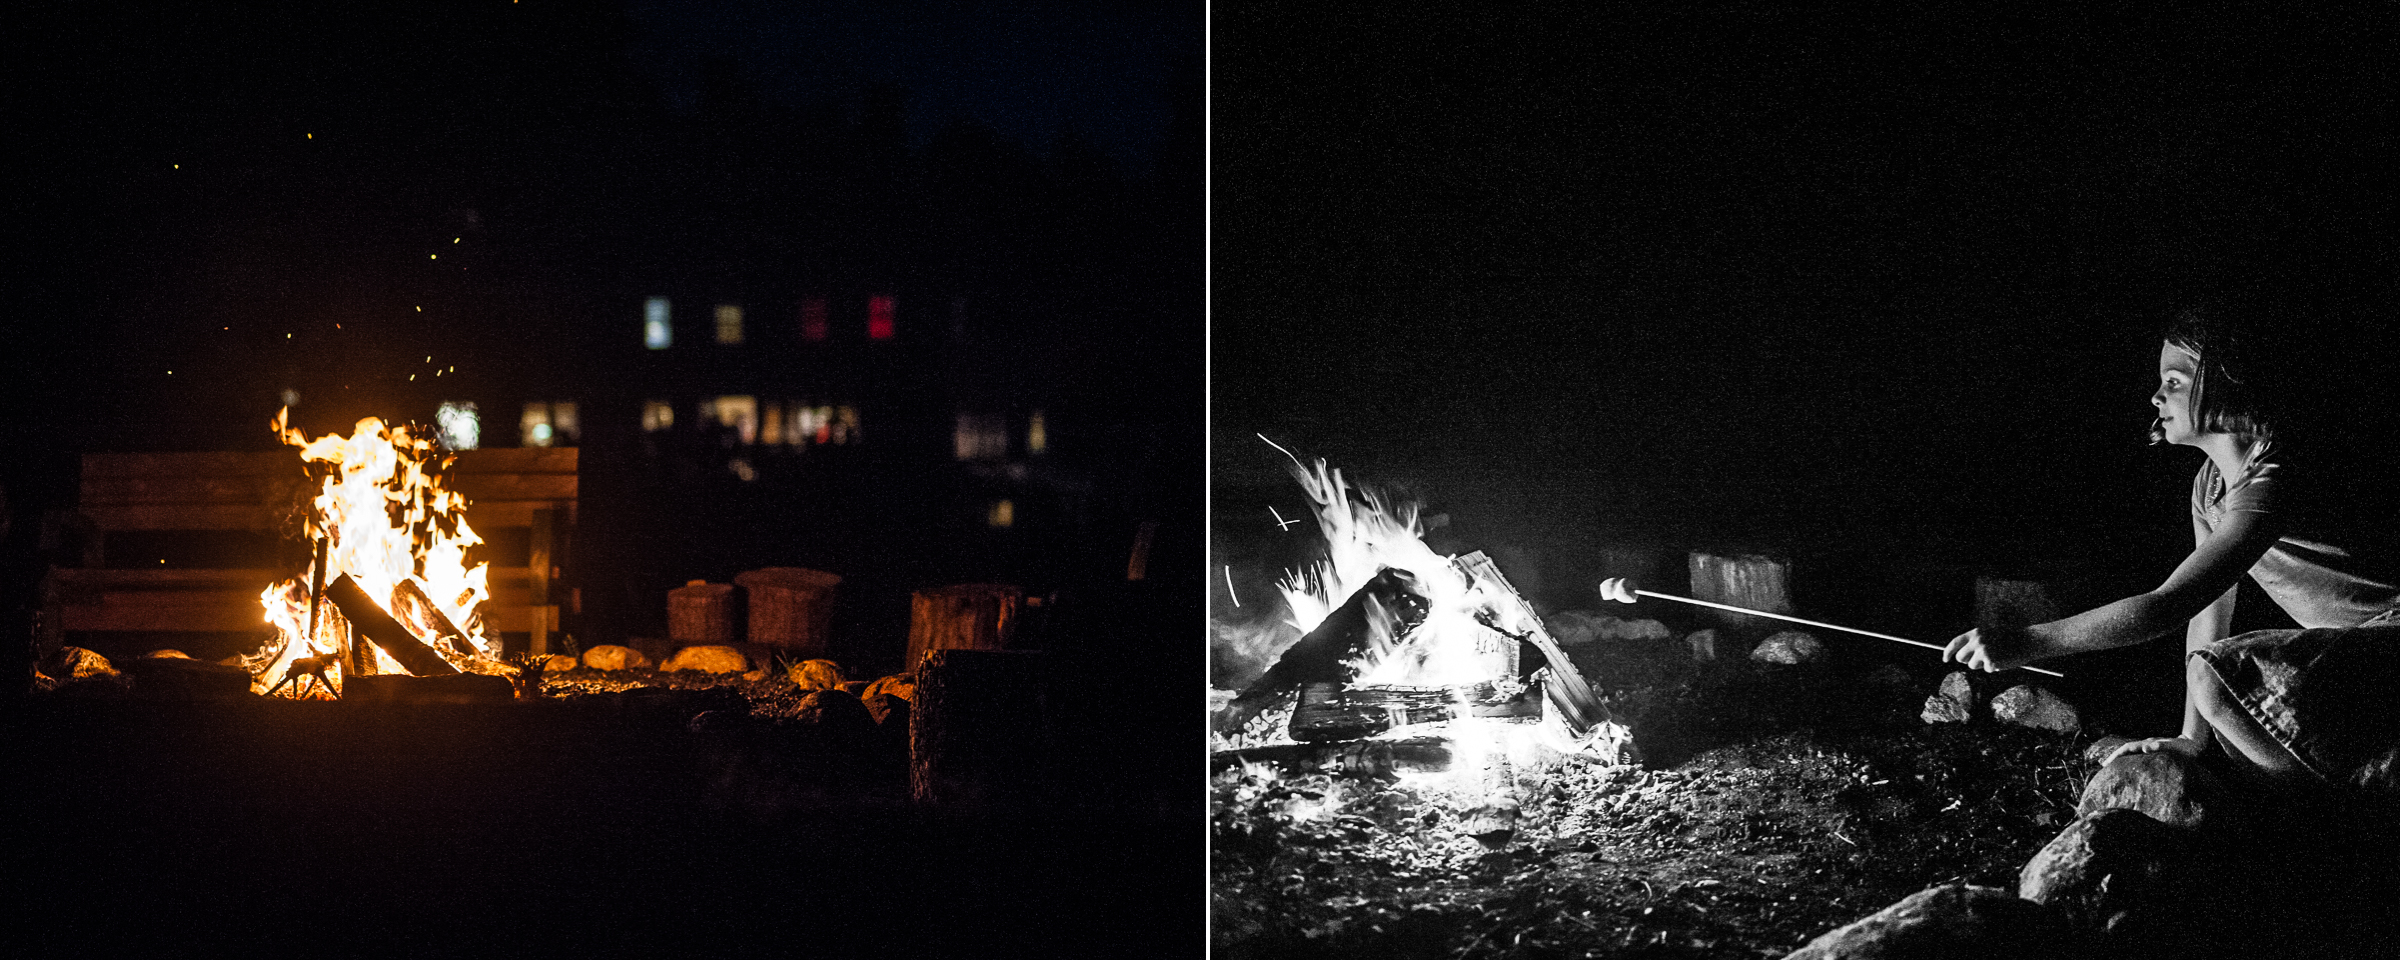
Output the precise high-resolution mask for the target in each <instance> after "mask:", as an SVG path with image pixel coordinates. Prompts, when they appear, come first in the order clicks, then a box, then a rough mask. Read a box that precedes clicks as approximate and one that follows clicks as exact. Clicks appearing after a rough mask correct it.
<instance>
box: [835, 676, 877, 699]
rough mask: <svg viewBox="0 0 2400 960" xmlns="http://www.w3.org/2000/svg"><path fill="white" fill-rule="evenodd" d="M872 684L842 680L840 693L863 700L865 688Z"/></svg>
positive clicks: (863, 681)
mask: <svg viewBox="0 0 2400 960" xmlns="http://www.w3.org/2000/svg"><path fill="white" fill-rule="evenodd" d="M873 683H874V681H872V680H844V681H842V692H843V693H847V694H849V695H851V696H853V697H858V698H860V699H862V700H863V699H865V698H866V693H867V687H868V686H869V685H871V684H873Z"/></svg>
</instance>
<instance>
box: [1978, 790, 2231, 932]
mask: <svg viewBox="0 0 2400 960" xmlns="http://www.w3.org/2000/svg"><path fill="white" fill-rule="evenodd" d="M2187 843H2188V840H2187V836H2186V833H2185V832H2184V831H2182V830H2178V829H2176V828H2174V827H2170V826H2168V825H2166V824H2163V823H2160V822H2158V821H2156V820H2153V819H2151V818H2150V817H2148V816H2147V815H2144V814H2143V813H2141V812H2140V811H2137V810H2121V809H2119V810H2095V811H2093V812H2091V813H2087V814H2084V815H2083V816H2082V817H2081V818H2079V819H2077V820H2076V821H2075V822H2074V824H2072V825H2070V826H2068V827H2067V829H2066V830H2064V831H2062V832H2060V833H2059V835H2058V837H2057V838H2056V839H2053V840H2051V841H2050V844H2049V845H2048V846H2045V847H2043V848H2042V850H2041V852H2040V853H2037V854H2034V856H2033V859H2032V860H2031V861H2028V862H2027V863H2026V864H2025V869H2024V870H2023V871H2022V872H2020V873H2019V874H2018V875H2017V895H2018V896H2020V897H2024V898H2025V899H2027V900H2031V901H2033V902H2035V903H2040V904H2046V905H2048V906H2051V907H2054V908H2057V909H2058V910H2059V911H2060V913H2061V915H2062V916H2064V917H2065V918H2066V920H2067V922H2069V923H2071V924H2074V925H2075V926H2077V927H2080V928H2082V929H2083V930H2085V931H2088V932H2091V933H2095V934H2097V933H2115V934H2119V935H2123V934H2129V933H2131V932H2133V931H2134V930H2135V929H2137V928H2143V927H2156V926H2159V925H2160V921H2161V920H2162V919H2163V918H2162V916H2161V915H2162V914H2163V913H2166V912H2171V911H2172V910H2173V909H2174V908H2175V907H2176V906H2177V905H2179V904H2180V903H2181V902H2182V901H2183V900H2184V899H2185V898H2183V897H2180V896H2177V895H2176V893H2175V891H2174V890H2172V889H2171V888H2170V885H2171V884H2172V883H2173V878H2174V877H2175V876H2177V875H2178V874H2179V873H2181V872H2183V871H2181V870H2180V869H2178V868H2179V867H2180V865H2181V861H2183V860H2184V859H2185V857H2186V853H2187V850H2188V847H2187Z"/></svg>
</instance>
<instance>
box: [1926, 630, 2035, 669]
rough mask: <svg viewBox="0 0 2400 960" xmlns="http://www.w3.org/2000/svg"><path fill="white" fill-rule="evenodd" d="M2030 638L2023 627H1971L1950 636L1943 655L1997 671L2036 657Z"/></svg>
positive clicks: (2023, 663) (1963, 662)
mask: <svg viewBox="0 0 2400 960" xmlns="http://www.w3.org/2000/svg"><path fill="white" fill-rule="evenodd" d="M2031 639H2032V638H2031V637H2029V636H2027V635H2026V633H2025V632H2024V631H2022V630H2000V629H1996V628H1995V629H1992V630H1980V629H1979V630H1969V631H1967V632H1965V633H1962V634H1959V635H1958V636H1955V637H1952V638H1950V643H1949V645H1948V646H1945V647H1943V648H1942V659H1944V660H1949V661H1952V662H1956V663H1962V664H1965V665H1967V666H1969V667H1973V668H1975V669H1977V670H1981V671H1983V672H1985V673H1998V672H2000V671H2002V670H2009V669H2014V668H2016V667H2021V666H2024V665H2025V664H2026V663H2028V662H2031V661H2032V660H2033V659H2034V657H2033V650H2032V646H2033V645H2032V643H2031V642H2030V641H2031Z"/></svg>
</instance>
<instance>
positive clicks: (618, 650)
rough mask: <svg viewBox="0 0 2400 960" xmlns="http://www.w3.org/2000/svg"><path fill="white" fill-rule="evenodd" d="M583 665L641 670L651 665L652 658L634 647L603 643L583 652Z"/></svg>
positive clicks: (605, 668) (606, 668)
mask: <svg viewBox="0 0 2400 960" xmlns="http://www.w3.org/2000/svg"><path fill="white" fill-rule="evenodd" d="M583 665H584V667H585V668H587V669H592V670H640V669H643V668H646V667H648V666H650V658H649V657H645V656H642V652H641V651H639V650H636V649H634V648H632V647H620V646H617V645H616V644H613V643H603V644H601V645H599V646H597V647H593V648H591V649H589V650H586V651H584V652H583Z"/></svg>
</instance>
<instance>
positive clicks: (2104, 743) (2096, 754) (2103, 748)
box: [2083, 737, 2133, 763]
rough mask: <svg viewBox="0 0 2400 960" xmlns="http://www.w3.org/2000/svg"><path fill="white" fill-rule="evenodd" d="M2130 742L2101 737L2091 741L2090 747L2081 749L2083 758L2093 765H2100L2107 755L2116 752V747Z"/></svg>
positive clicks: (2117, 738)
mask: <svg viewBox="0 0 2400 960" xmlns="http://www.w3.org/2000/svg"><path fill="white" fill-rule="evenodd" d="M2132 742H2133V741H2132V740H2130V739H2127V738H2125V737H2101V738H2100V739H2098V740H2094V741H2092V745H2091V746H2088V747H2085V748H2083V758H2084V759H2086V760H2089V761H2091V762H2093V763H2100V762H2103V761H2106V760H2107V759H2108V755H2109V754H2112V753H2115V752H2117V748H2118V747H2122V746H2124V745H2126V744H2128V743H2132Z"/></svg>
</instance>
